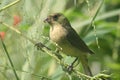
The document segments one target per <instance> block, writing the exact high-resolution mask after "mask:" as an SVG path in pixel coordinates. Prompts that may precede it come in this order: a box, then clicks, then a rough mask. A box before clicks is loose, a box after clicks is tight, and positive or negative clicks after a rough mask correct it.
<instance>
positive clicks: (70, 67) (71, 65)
mask: <svg viewBox="0 0 120 80" xmlns="http://www.w3.org/2000/svg"><path fill="white" fill-rule="evenodd" d="M77 60H78V57H77V58H75V60H74V61H73V62H72V63H71V64H70V65H69V66H68V68H67V69H68V72H69V73H71V71H72V70H73V65H74V64H75V62H76V61H77Z"/></svg>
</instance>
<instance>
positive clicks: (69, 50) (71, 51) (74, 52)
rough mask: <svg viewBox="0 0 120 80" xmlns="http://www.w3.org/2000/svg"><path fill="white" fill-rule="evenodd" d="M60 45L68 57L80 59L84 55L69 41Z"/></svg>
mask: <svg viewBox="0 0 120 80" xmlns="http://www.w3.org/2000/svg"><path fill="white" fill-rule="evenodd" d="M58 45H59V46H60V47H61V48H62V52H63V53H64V54H66V55H68V56H72V57H80V56H81V55H83V52H81V51H80V50H79V49H78V48H76V47H74V46H72V45H71V44H70V43H69V42H68V41H65V42H64V43H60V44H58Z"/></svg>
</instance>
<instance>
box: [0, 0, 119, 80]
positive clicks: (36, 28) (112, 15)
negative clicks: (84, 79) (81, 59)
mask: <svg viewBox="0 0 120 80" xmlns="http://www.w3.org/2000/svg"><path fill="white" fill-rule="evenodd" d="M16 1H18V2H17V3H16V4H15V5H12V6H11V7H8V8H5V9H3V10H1V9H2V8H3V7H5V6H7V5H8V4H10V3H12V2H15V0H0V21H2V22H4V23H6V24H8V25H9V26H12V27H14V28H16V29H18V30H20V31H21V32H22V33H23V34H24V35H26V36H27V37H29V38H31V39H32V40H35V41H37V42H42V43H43V44H45V45H46V46H48V47H49V48H51V49H53V51H54V50H55V46H54V45H53V44H52V42H51V41H50V40H49V25H48V24H45V23H44V22H43V20H44V19H45V18H46V17H47V16H48V15H49V14H51V13H56V12H60V13H63V14H64V15H65V16H66V17H67V18H68V19H69V21H70V23H71V25H72V27H73V28H74V29H75V30H76V31H77V33H78V34H79V35H80V37H81V38H82V39H83V40H84V41H85V42H86V44H87V45H88V46H89V48H90V49H92V50H93V51H94V52H95V54H94V55H90V56H88V59H89V64H90V67H91V69H92V72H93V74H94V75H96V74H98V73H100V72H108V74H110V77H111V80H120V0H104V2H103V3H102V5H100V4H101V2H102V0H16ZM99 6H100V7H101V8H100V9H99V12H98V13H97V16H96V17H95V19H94V22H92V23H91V20H92V19H93V17H94V16H95V14H96V11H97V10H98V8H99ZM91 24H92V25H91ZM94 28H95V29H94ZM0 35H1V38H2V40H3V41H4V43H5V46H6V48H7V50H8V53H9V55H10V58H11V60H12V62H13V65H14V67H15V71H16V72H17V74H18V77H19V78H20V80H70V79H71V80H79V79H78V78H77V77H75V76H73V77H72V78H70V76H69V75H68V74H66V73H65V72H64V71H63V70H62V68H61V66H60V65H59V64H57V61H56V60H55V59H54V58H53V57H51V56H49V55H48V54H47V53H45V52H42V51H41V50H37V49H36V47H35V46H34V44H33V43H31V42H30V41H29V40H27V39H25V38H23V36H21V35H19V34H17V33H16V32H15V31H13V30H10V29H9V28H7V27H6V26H4V25H2V24H0ZM96 38H97V39H96ZM97 41H98V43H97ZM99 47H100V48H99ZM62 55H63V56H64V60H65V62H66V63H69V64H70V63H71V62H72V61H73V59H74V58H72V57H68V56H66V55H64V54H62ZM77 67H78V70H79V71H80V72H82V68H81V67H82V66H81V65H79V66H77ZM0 80H16V77H15V75H14V73H13V68H12V67H11V65H10V62H9V59H8V57H7V55H6V52H5V51H4V48H3V45H2V42H1V41H0Z"/></svg>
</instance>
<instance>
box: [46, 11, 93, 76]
mask: <svg viewBox="0 0 120 80" xmlns="http://www.w3.org/2000/svg"><path fill="white" fill-rule="evenodd" d="M44 22H45V23H48V24H49V25H50V31H49V37H50V40H52V41H53V42H55V43H56V44H57V45H58V46H60V47H61V52H63V53H64V54H66V55H67V56H71V57H76V60H77V59H79V60H80V62H81V64H82V66H83V69H84V72H85V74H86V75H89V76H92V72H91V70H90V67H89V65H88V59H87V55H88V54H94V52H93V51H92V50H90V49H89V47H88V46H87V45H86V43H85V42H84V41H83V40H82V39H81V38H80V37H79V35H78V34H77V32H76V31H75V30H74V29H73V28H72V26H71V24H70V22H69V20H68V19H67V17H65V16H64V15H63V14H62V13H53V14H50V15H48V16H47V18H46V19H45V20H44Z"/></svg>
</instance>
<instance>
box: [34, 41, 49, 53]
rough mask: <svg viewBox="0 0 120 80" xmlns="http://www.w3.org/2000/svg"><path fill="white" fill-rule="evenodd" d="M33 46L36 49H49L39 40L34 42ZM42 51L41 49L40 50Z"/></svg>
mask: <svg viewBox="0 0 120 80" xmlns="http://www.w3.org/2000/svg"><path fill="white" fill-rule="evenodd" d="M35 47H37V50H42V48H44V47H45V48H47V49H48V50H51V49H50V48H48V47H46V46H45V45H44V44H43V43H41V42H39V43H36V44H35ZM42 51H43V50H42Z"/></svg>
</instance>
